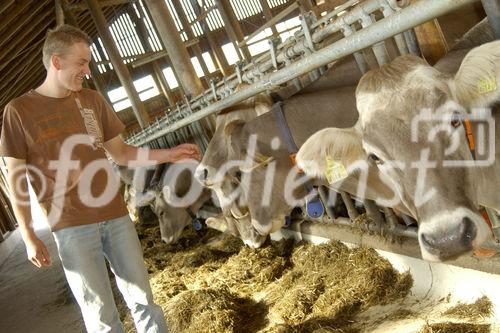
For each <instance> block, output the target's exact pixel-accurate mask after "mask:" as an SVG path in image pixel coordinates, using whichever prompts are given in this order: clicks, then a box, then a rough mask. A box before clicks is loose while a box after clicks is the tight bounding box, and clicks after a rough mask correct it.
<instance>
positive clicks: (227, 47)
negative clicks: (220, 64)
mask: <svg viewBox="0 0 500 333" xmlns="http://www.w3.org/2000/svg"><path fill="white" fill-rule="evenodd" d="M221 48H222V52H224V55H225V56H226V59H227V63H228V64H229V65H233V64H235V63H237V62H238V60H240V58H239V57H238V53H237V51H236V49H235V48H234V46H233V44H232V43H227V44H224V45H222V47H221Z"/></svg>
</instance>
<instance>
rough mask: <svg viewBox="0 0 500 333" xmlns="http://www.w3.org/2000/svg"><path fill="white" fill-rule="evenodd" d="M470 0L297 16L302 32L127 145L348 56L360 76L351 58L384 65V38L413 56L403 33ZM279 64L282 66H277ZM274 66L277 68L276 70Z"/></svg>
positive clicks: (383, 0) (376, 4) (369, 4)
mask: <svg viewBox="0 0 500 333" xmlns="http://www.w3.org/2000/svg"><path fill="white" fill-rule="evenodd" d="M476 1H477V0H440V1H425V0H422V1H418V2H415V3H413V4H411V5H408V6H406V7H403V8H402V7H401V6H405V5H406V3H405V2H401V1H396V0H369V1H365V2H362V3H361V4H358V5H356V6H354V7H352V8H351V9H350V10H347V9H346V12H345V13H344V14H343V15H341V16H337V15H330V16H331V17H329V18H328V19H325V20H323V22H322V23H321V24H316V25H315V24H314V23H316V22H314V18H313V17H311V16H310V15H302V16H301V20H303V29H302V30H300V31H298V32H296V34H295V37H294V38H289V39H287V40H286V41H285V42H284V43H279V44H278V43H275V42H270V44H271V52H269V53H267V54H264V55H262V56H260V57H258V58H257V59H255V60H254V61H253V63H251V64H248V65H246V66H237V67H236V73H235V74H233V75H231V76H229V77H226V78H225V79H224V81H222V82H219V83H217V84H215V83H212V86H211V88H210V89H208V90H206V91H205V92H204V93H203V94H201V95H199V96H196V97H195V98H192V99H191V100H189V103H184V104H183V105H179V106H178V109H177V114H178V115H177V117H178V118H177V119H175V120H174V115H171V114H167V115H165V117H162V118H160V119H157V121H156V122H154V123H153V124H151V125H150V126H148V128H146V129H144V130H143V131H141V132H139V133H136V134H134V135H132V136H131V137H129V138H128V139H127V142H128V143H130V144H133V145H139V146H140V145H145V144H147V143H149V142H151V141H153V140H156V139H159V138H161V137H162V136H164V135H166V134H167V133H172V132H174V131H177V130H179V129H181V128H183V127H185V126H187V125H190V124H192V123H193V122H196V121H199V120H201V119H203V118H205V117H207V116H210V115H212V114H214V113H216V112H218V111H220V110H223V109H224V108H227V107H229V106H232V105H234V104H237V103H239V102H241V101H244V100H245V99H247V98H249V97H252V96H254V95H256V94H258V93H261V92H264V91H266V90H272V89H274V88H276V87H278V86H279V85H281V84H284V83H287V82H290V81H292V80H293V79H296V78H298V77H300V76H302V75H304V74H307V73H310V72H312V71H315V70H317V69H318V68H320V67H322V66H325V65H327V64H329V63H332V62H334V61H336V60H339V59H341V58H343V57H345V56H347V55H350V54H354V56H355V59H356V61H357V63H358V66H359V67H360V70H361V71H362V72H364V71H366V69H367V65H366V62H365V59H364V58H363V56H362V55H361V54H360V53H358V56H356V52H358V51H360V50H363V49H365V48H369V47H372V49H373V51H374V53H375V56H376V58H377V61H379V63H383V62H385V61H386V60H387V55H386V51H385V47H384V46H383V44H382V43H383V41H384V40H385V39H388V38H392V37H394V38H395V42H396V45H397V46H398V50H399V52H401V53H408V52H413V53H415V52H418V47H417V46H416V42H415V38H414V36H412V33H411V31H410V32H408V31H409V29H412V28H413V27H415V26H417V25H419V24H422V23H424V22H426V21H428V20H431V19H433V18H436V17H438V16H441V15H444V14H446V13H449V12H451V11H453V10H455V9H458V8H460V7H462V6H465V5H467V4H470V3H474V2H476ZM375 12H382V13H383V15H384V18H382V19H381V20H379V21H376V22H375V21H373V19H372V16H371V14H373V13H375ZM337 14H338V13H337ZM327 15H328V14H327ZM318 22H320V21H318ZM357 22H361V26H362V27H363V28H362V29H360V30H358V31H354V29H353V28H352V25H354V23H357ZM313 27H315V28H313ZM338 32H340V33H342V34H343V36H344V37H343V38H342V36H339V37H341V38H340V39H338V40H336V41H334V42H333V43H331V44H329V45H322V44H321V43H322V42H323V41H324V40H325V39H326V38H327V37H331V36H332V35H334V34H335V33H338ZM283 64H286V66H284V67H283V66H282V65H283ZM278 66H282V68H276V67H278ZM243 82H245V83H249V84H250V85H249V86H247V87H245V88H244V89H241V90H239V91H238V92H234V93H233V90H234V88H235V87H236V86H238V85H239V84H241V83H243ZM186 101H187V99H186ZM179 115H180V117H179Z"/></svg>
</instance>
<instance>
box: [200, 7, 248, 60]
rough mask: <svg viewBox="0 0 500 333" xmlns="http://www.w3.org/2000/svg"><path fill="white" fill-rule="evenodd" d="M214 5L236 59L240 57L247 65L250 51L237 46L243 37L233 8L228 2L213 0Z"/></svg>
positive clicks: (244, 47)
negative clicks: (236, 54)
mask: <svg viewBox="0 0 500 333" xmlns="http://www.w3.org/2000/svg"><path fill="white" fill-rule="evenodd" d="M193 2H196V0H191V3H193ZM215 3H216V5H217V8H218V9H219V13H220V15H221V17H222V20H223V21H224V29H225V30H226V32H227V35H228V36H229V39H230V40H231V42H232V43H233V45H234V48H235V49H236V53H238V57H239V58H240V60H242V58H241V55H242V56H243V59H244V60H245V61H246V62H247V63H248V62H250V59H252V55H251V54H250V51H248V47H247V46H246V45H245V46H243V47H240V46H239V42H242V41H243V40H244V39H245V36H244V35H243V31H242V30H241V26H240V22H239V21H238V19H237V18H236V14H235V13H234V10H233V7H232V6H231V4H230V3H229V0H215ZM193 6H194V5H193ZM240 53H241V55H240Z"/></svg>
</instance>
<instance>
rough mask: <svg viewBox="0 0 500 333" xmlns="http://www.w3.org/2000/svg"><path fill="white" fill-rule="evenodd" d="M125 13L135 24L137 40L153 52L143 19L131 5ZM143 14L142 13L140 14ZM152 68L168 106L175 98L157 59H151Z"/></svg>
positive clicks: (147, 50) (172, 104)
mask: <svg viewBox="0 0 500 333" xmlns="http://www.w3.org/2000/svg"><path fill="white" fill-rule="evenodd" d="M127 13H128V15H129V16H130V19H131V20H132V22H133V23H134V24H135V26H136V27H137V35H138V36H139V40H140V41H141V43H142V45H143V46H144V48H145V50H146V52H153V51H154V50H153V49H152V48H151V45H149V42H148V29H147V28H146V25H145V23H144V21H143V19H141V18H139V17H138V16H137V13H136V12H135V10H133V8H132V7H131V6H129V7H128V8H127ZM142 15H143V16H144V13H143V14H142ZM151 64H152V68H153V78H154V80H155V82H156V84H157V85H158V86H159V87H160V89H161V91H162V93H163V96H165V98H166V99H167V101H168V104H169V105H170V106H174V105H175V99H174V96H173V95H172V93H171V92H170V89H169V88H168V84H167V82H166V80H165V77H164V76H163V73H162V70H161V68H160V65H158V61H156V60H155V61H153V62H152V63H151Z"/></svg>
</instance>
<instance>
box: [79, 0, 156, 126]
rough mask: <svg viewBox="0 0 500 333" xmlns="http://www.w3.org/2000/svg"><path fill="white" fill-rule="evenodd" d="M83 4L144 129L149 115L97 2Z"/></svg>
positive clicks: (94, 0)
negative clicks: (87, 8) (88, 11)
mask: <svg viewBox="0 0 500 333" xmlns="http://www.w3.org/2000/svg"><path fill="white" fill-rule="evenodd" d="M85 2H86V3H87V6H88V7H89V10H90V14H91V16H92V18H93V20H94V23H95V25H96V27H97V31H98V32H99V35H100V36H101V39H102V42H103V44H104V47H105V48H106V51H107V53H108V55H109V59H110V61H111V63H112V64H113V68H114V69H115V72H116V74H117V75H118V79H119V80H120V83H121V84H122V85H123V88H125V91H126V92H127V95H128V98H129V99H130V103H131V104H132V110H133V111H134V114H135V117H136V118H137V121H138V122H139V125H140V126H141V128H144V127H146V125H147V124H148V122H149V115H148V114H147V112H146V109H145V108H144V105H143V104H142V102H141V100H140V98H139V94H138V93H137V91H136V90H135V87H134V85H133V83H132V82H133V81H132V76H131V75H130V73H129V71H128V68H127V66H125V64H124V63H123V60H122V58H121V56H120V53H119V52H118V48H117V47H116V45H115V43H114V41H113V38H112V36H111V33H110V32H109V28H108V25H107V23H106V18H105V17H104V14H103V13H102V10H101V8H100V6H99V3H98V2H97V0H85Z"/></svg>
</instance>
